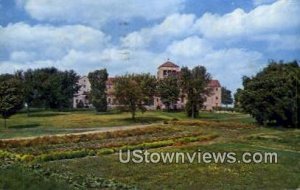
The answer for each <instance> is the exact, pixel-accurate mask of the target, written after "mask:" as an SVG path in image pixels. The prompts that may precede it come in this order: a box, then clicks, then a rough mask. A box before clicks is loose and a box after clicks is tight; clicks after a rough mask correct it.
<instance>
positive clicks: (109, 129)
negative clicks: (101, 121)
mask: <svg viewBox="0 0 300 190" xmlns="http://www.w3.org/2000/svg"><path fill="white" fill-rule="evenodd" d="M160 124H161V123H153V124H147V125H129V126H115V127H101V128H79V129H78V131H80V130H89V131H84V132H74V129H72V131H73V132H71V133H62V134H55V135H38V136H30V137H14V138H7V139H0V141H12V140H30V139H35V138H43V137H61V136H66V135H72V136H76V135H84V134H97V133H105V132H113V131H123V130H130V129H137V128H145V127H150V126H155V125H160ZM75 130H76V129H75ZM66 131H67V130H66Z"/></svg>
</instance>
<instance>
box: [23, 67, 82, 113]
mask: <svg viewBox="0 0 300 190" xmlns="http://www.w3.org/2000/svg"><path fill="white" fill-rule="evenodd" d="M78 79H79V76H78V75H77V74H76V73H75V72H74V71H73V70H70V71H59V70H58V69H56V68H54V67H50V68H42V69H35V70H31V69H29V70H27V71H25V72H24V73H23V80H24V92H25V102H26V103H27V106H28V107H43V108H52V109H53V108H54V109H63V108H71V107H72V98H73V95H74V94H75V93H76V92H77V91H78V90H79V86H78V84H77V81H78Z"/></svg>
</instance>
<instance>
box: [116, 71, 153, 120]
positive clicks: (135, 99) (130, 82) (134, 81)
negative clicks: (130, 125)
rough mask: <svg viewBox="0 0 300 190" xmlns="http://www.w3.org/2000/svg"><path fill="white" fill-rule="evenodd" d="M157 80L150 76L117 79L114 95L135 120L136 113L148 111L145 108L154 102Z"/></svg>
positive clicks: (131, 76) (128, 76) (130, 75)
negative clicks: (150, 102)
mask: <svg viewBox="0 0 300 190" xmlns="http://www.w3.org/2000/svg"><path fill="white" fill-rule="evenodd" d="M155 89H156V80H155V77H154V76H151V75H150V74H139V75H135V74H126V75H124V76H120V77H116V79H115V81H114V95H115V97H116V99H117V101H118V103H119V104H120V105H121V106H125V107H126V108H127V109H128V110H129V111H130V112H131V117H132V119H135V115H136V111H137V110H141V111H142V112H144V111H146V109H145V106H146V105H149V101H152V100H153V96H154V95H155V92H156V91H155Z"/></svg>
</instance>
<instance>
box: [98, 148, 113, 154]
mask: <svg viewBox="0 0 300 190" xmlns="http://www.w3.org/2000/svg"><path fill="white" fill-rule="evenodd" d="M114 152H115V150H114V149H111V148H103V149H100V150H98V151H97V155H105V154H112V153H114Z"/></svg>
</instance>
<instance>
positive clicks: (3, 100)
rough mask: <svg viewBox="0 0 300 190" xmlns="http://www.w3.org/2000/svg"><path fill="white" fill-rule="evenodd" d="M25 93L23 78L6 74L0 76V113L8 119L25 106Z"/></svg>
mask: <svg viewBox="0 0 300 190" xmlns="http://www.w3.org/2000/svg"><path fill="white" fill-rule="evenodd" d="M23 100H24V94H23V85H22V80H21V79H20V78H19V77H17V76H14V75H9V74H4V75H1V76H0V114H1V116H2V118H3V119H4V127H5V128H6V119H8V118H9V117H10V116H12V115H13V114H15V113H16V112H17V111H18V110H20V109H21V108H22V107H23V102H24V101H23Z"/></svg>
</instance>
